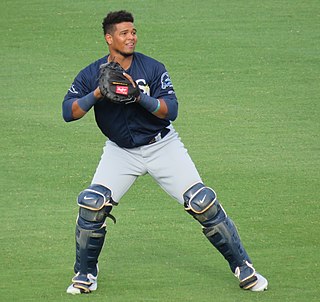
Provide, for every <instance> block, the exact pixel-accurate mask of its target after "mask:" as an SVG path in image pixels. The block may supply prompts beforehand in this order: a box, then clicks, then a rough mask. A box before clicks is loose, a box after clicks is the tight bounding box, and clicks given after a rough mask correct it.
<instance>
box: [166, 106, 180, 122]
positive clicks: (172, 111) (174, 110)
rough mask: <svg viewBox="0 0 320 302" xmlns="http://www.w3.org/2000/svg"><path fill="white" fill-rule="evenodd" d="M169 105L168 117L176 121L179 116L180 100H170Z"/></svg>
mask: <svg viewBox="0 0 320 302" xmlns="http://www.w3.org/2000/svg"><path fill="white" fill-rule="evenodd" d="M167 107H168V113H167V119H168V120H170V121H172V122H173V121H174V120H175V119H176V118H177V117H178V102H177V101H175V102H170V103H169V104H168V103H167Z"/></svg>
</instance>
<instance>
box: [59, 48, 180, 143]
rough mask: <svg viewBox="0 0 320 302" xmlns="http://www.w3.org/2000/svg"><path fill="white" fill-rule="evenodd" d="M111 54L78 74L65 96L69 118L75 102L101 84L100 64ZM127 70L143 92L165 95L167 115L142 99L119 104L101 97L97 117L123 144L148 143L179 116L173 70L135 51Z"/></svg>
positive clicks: (65, 112)
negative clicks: (149, 108)
mask: <svg viewBox="0 0 320 302" xmlns="http://www.w3.org/2000/svg"><path fill="white" fill-rule="evenodd" d="M107 58H108V56H105V57H103V58H101V59H99V60H97V61H96V62H94V63H92V64H90V65H89V66H87V67H86V68H84V69H83V70H81V71H80V72H79V74H78V75H77V76H76V78H75V79H74V81H73V83H72V85H71V87H70V88H69V90H68V92H67V94H66V95H65V97H64V100H63V106H62V108H63V117H64V120H65V121H67V122H70V121H73V120H74V119H73V117H72V110H71V108H72V103H73V102H74V101H75V100H76V99H79V98H81V97H83V96H85V95H87V94H89V93H90V92H92V91H93V90H95V89H96V88H97V87H98V75H99V67H100V65H101V64H104V63H106V62H107ZM126 72H127V73H128V74H130V75H131V77H132V78H133V80H135V81H136V83H137V84H138V85H139V88H140V90H141V91H142V92H143V93H146V94H148V95H150V96H152V97H154V98H157V99H158V98H162V99H164V101H165V102H166V104H167V107H168V117H167V119H160V118H158V117H156V116H155V115H153V114H152V113H150V112H149V111H147V110H146V109H144V108H143V107H142V106H140V105H139V104H138V103H132V104H128V105H125V104H115V103H112V102H110V101H107V100H105V99H101V100H99V101H98V102H97V103H96V104H95V105H94V113H95V119H96V122H97V125H98V127H99V128H100V130H101V131H102V133H103V134H104V135H105V136H106V137H108V138H109V139H110V140H112V141H113V142H115V143H116V144H117V145H118V146H120V147H125V148H134V147H138V146H142V145H146V144H148V143H149V142H150V140H151V139H152V138H153V137H155V136H156V135H157V134H158V133H159V132H161V130H162V129H163V128H165V127H166V126H168V125H169V124H170V121H173V120H175V119H176V117H177V114H178V102H177V98H176V95H175V92H174V89H173V85H172V82H171V80H170V77H169V74H168V72H167V70H166V68H165V66H164V65H163V64H162V63H160V62H158V61H156V60H154V59H152V58H150V57H148V56H145V55H143V54H141V53H137V52H135V53H134V55H133V60H132V64H131V66H130V68H129V69H128V70H126Z"/></svg>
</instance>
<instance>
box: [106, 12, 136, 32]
mask: <svg viewBox="0 0 320 302" xmlns="http://www.w3.org/2000/svg"><path fill="white" fill-rule="evenodd" d="M122 22H132V23H133V22H134V18H133V15H132V14H131V13H130V12H127V11H125V10H120V11H116V12H110V13H108V15H107V16H106V17H105V18H104V19H103V22H102V28H103V33H104V34H105V35H106V34H110V33H112V32H113V31H114V25H115V24H118V23H122Z"/></svg>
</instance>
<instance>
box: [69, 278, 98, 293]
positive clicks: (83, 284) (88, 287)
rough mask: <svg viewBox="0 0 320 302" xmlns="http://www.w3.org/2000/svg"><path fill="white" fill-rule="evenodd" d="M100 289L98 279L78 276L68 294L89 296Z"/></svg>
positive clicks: (73, 280)
mask: <svg viewBox="0 0 320 302" xmlns="http://www.w3.org/2000/svg"><path fill="white" fill-rule="evenodd" d="M97 288H98V280H97V277H94V276H93V275H91V274H88V276H81V275H79V274H77V275H76V276H75V277H74V278H73V279H72V284H71V285H70V286H69V287H68V288H67V293H68V294H72V295H77V294H89V293H91V292H92V291H95V290H96V289H97Z"/></svg>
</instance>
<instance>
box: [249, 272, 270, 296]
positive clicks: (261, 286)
mask: <svg viewBox="0 0 320 302" xmlns="http://www.w3.org/2000/svg"><path fill="white" fill-rule="evenodd" d="M256 277H257V283H256V285H254V286H253V287H251V288H250V290H251V291H253V292H262V291H264V290H267V289H268V280H267V279H266V278H265V277H263V276H262V275H260V274H259V273H256Z"/></svg>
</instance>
